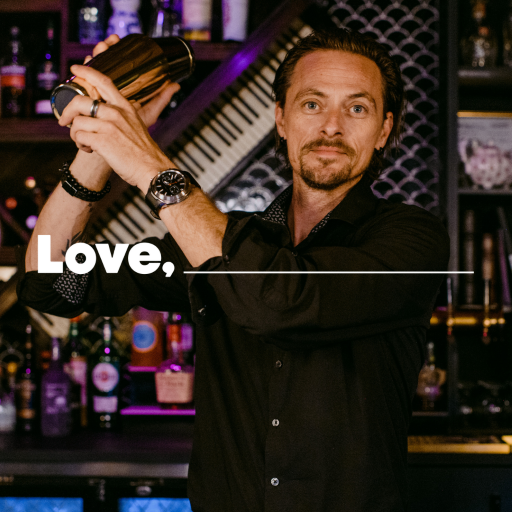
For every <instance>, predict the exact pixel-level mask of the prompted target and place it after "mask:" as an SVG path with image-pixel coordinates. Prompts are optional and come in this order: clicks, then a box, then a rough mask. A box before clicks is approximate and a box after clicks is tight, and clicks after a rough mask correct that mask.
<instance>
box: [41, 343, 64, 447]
mask: <svg viewBox="0 0 512 512" xmlns="http://www.w3.org/2000/svg"><path fill="white" fill-rule="evenodd" d="M70 397H71V381H70V380H69V377H68V375H67V374H66V372H65V371H64V365H63V363H62V358H61V350H60V340H59V338H52V359H51V361H50V367H49V368H48V370H47V371H46V373H45V374H44V375H43V377H42V378H41V433H42V435H43V436H47V437H62V436H67V435H69V434H70V433H71V406H70Z"/></svg>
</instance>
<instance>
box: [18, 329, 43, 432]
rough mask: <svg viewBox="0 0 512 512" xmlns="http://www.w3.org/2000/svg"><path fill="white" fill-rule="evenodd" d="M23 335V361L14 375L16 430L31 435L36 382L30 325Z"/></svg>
mask: <svg viewBox="0 0 512 512" xmlns="http://www.w3.org/2000/svg"><path fill="white" fill-rule="evenodd" d="M25 334H26V337H25V347H24V351H23V352H24V354H23V355H24V361H23V364H21V365H20V366H19V368H18V373H17V375H16V430H17V431H18V432H19V433H33V432H35V430H36V427H37V395H38V392H37V391H38V386H37V384H38V382H37V375H36V365H35V358H34V341H33V333H32V326H31V325H30V324H29V325H27V327H26V329H25Z"/></svg>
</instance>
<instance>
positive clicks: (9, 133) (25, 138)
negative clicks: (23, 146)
mask: <svg viewBox="0 0 512 512" xmlns="http://www.w3.org/2000/svg"><path fill="white" fill-rule="evenodd" d="M0 141H2V142H70V143H73V141H72V140H71V139H70V137H69V128H66V127H62V126H59V124H58V123H57V120H56V119H55V118H51V117H50V118H44V119H0Z"/></svg>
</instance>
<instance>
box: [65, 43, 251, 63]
mask: <svg viewBox="0 0 512 512" xmlns="http://www.w3.org/2000/svg"><path fill="white" fill-rule="evenodd" d="M190 44H191V46H192V48H193V49H194V53H195V56H196V59H197V60H198V61H217V60H224V59H225V58H227V57H229V56H230V55H232V54H233V53H234V52H235V51H236V50H238V48H240V45H241V43H237V42H234V41H228V42H222V43H210V42H207V41H190ZM93 48H94V45H93V44H80V43H73V42H69V43H67V44H66V46H65V47H63V48H62V57H61V58H62V59H64V61H72V60H83V59H85V57H87V55H92V49H93Z"/></svg>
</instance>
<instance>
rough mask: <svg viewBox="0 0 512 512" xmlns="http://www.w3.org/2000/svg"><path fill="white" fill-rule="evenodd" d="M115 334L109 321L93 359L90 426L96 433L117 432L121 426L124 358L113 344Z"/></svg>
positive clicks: (92, 356) (91, 368) (103, 327)
mask: <svg viewBox="0 0 512 512" xmlns="http://www.w3.org/2000/svg"><path fill="white" fill-rule="evenodd" d="M112 331H113V329H112V322H111V320H110V318H108V317H105V321H104V322H103V325H102V340H101V343H100V345H99V346H98V347H97V349H96V351H95V352H94V354H92V355H91V357H90V374H89V375H90V378H89V381H90V387H89V389H90V411H91V414H90V417H89V424H90V426H91V427H92V428H94V429H96V430H115V429H117V428H119V426H120V412H119V391H120V386H119V383H120V375H121V358H120V356H119V352H118V350H117V348H116V346H115V345H114V343H113V339H112V334H113V333H112Z"/></svg>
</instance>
